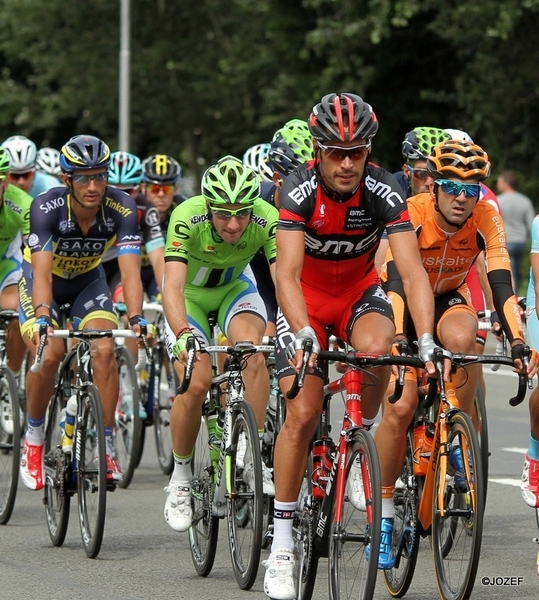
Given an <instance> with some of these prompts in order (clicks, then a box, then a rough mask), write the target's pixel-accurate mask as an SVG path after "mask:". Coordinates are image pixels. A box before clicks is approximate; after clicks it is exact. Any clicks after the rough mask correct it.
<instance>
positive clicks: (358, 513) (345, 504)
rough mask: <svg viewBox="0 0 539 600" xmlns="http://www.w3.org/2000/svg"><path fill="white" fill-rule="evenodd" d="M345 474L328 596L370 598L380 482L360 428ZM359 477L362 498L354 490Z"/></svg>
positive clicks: (351, 444) (337, 506)
mask: <svg viewBox="0 0 539 600" xmlns="http://www.w3.org/2000/svg"><path fill="white" fill-rule="evenodd" d="M344 476H345V478H346V482H345V488H344V496H343V497H341V498H338V497H335V501H334V503H333V515H332V523H331V528H330V538H329V561H328V567H329V570H328V574H329V592H330V594H329V595H330V598H331V599H332V600H338V599H345V598H346V599H347V600H352V599H357V598H360V599H367V598H372V597H373V594H374V588H375V585H376V577H377V575H378V553H379V549H380V522H381V518H382V488H381V485H382V484H381V476H380V465H379V463H378V453H377V451H376V446H375V445H374V440H373V438H372V437H371V435H370V434H369V433H367V432H366V431H365V430H363V429H359V430H357V431H355V432H354V433H353V434H352V439H351V441H350V442H349V446H348V459H347V465H346V470H345V472H344ZM358 477H360V478H361V483H362V487H363V494H364V501H363V500H362V499H361V500H360V498H358V494H357V493H356V494H354V493H353V489H354V487H355V485H356V482H355V481H354V480H355V479H357V478H358ZM335 489H337V487H336V488H335ZM336 496H337V494H336Z"/></svg>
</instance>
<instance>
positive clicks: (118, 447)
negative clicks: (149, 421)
mask: <svg viewBox="0 0 539 600" xmlns="http://www.w3.org/2000/svg"><path fill="white" fill-rule="evenodd" d="M115 354H116V362H117V364H118V375H119V394H118V402H117V404H116V410H115V412H114V453H115V458H116V460H117V462H118V465H119V466H120V470H121V471H122V479H121V481H119V482H118V487H120V488H127V487H129V484H130V483H131V481H132V479H133V474H134V472H135V467H136V466H137V462H138V460H139V455H140V445H141V439H140V431H141V429H142V422H141V420H140V415H139V406H140V394H139V389H138V381H137V372H136V370H135V361H134V360H133V357H132V356H131V352H129V350H128V349H127V348H126V347H125V346H117V347H116V348H115Z"/></svg>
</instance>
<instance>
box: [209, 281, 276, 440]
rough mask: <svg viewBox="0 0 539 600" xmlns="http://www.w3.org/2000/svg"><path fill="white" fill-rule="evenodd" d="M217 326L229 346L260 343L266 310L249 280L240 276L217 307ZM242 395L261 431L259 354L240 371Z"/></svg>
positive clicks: (263, 403) (264, 390)
mask: <svg viewBox="0 0 539 600" xmlns="http://www.w3.org/2000/svg"><path fill="white" fill-rule="evenodd" d="M219 324H220V325H222V330H223V332H224V333H225V335H226V336H227V338H228V339H229V340H230V342H231V344H235V343H236V342H241V341H250V342H253V343H254V344H260V342H261V341H262V336H263V335H264V329H265V327H266V308H265V306H264V302H263V300H262V298H261V297H260V295H259V294H258V291H257V289H256V286H255V284H254V282H253V280H252V279H251V278H250V277H249V276H248V275H247V274H245V273H243V274H242V275H241V276H240V278H239V279H238V281H237V282H236V283H235V284H234V285H233V286H232V287H231V289H230V291H229V293H228V294H227V295H226V296H225V298H224V299H223V302H222V304H221V307H220V308H219ZM243 378H244V382H245V395H246V398H247V400H248V401H249V403H250V404H251V406H252V407H253V411H254V413H255V419H256V424H257V427H258V430H259V431H260V432H263V430H264V420H265V416H266V409H267V405H268V398H269V375H268V370H267V369H266V360H265V357H264V355H263V354H261V353H257V354H254V355H253V356H251V357H249V359H248V360H247V365H246V368H245V370H244V371H243Z"/></svg>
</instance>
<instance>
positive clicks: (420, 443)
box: [413, 417, 434, 475]
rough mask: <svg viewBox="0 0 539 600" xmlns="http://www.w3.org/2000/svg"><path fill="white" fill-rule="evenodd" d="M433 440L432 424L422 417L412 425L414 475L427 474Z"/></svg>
mask: <svg viewBox="0 0 539 600" xmlns="http://www.w3.org/2000/svg"><path fill="white" fill-rule="evenodd" d="M433 442H434V424H433V423H431V422H430V421H428V420H427V419H426V418H425V417H422V418H421V419H419V420H418V421H417V422H416V424H415V425H414V453H413V467H414V473H415V474H416V475H426V474H427V469H428V466H429V460H430V455H431V452H432V444H433Z"/></svg>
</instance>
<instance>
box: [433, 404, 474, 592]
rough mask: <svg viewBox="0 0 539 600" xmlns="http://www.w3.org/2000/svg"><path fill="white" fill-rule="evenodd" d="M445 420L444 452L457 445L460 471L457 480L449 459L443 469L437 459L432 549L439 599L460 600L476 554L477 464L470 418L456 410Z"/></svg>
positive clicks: (468, 584) (471, 575)
mask: <svg viewBox="0 0 539 600" xmlns="http://www.w3.org/2000/svg"><path fill="white" fill-rule="evenodd" d="M450 419H451V421H450V425H449V433H448V451H449V453H451V452H455V451H456V450H455V449H456V448H458V447H460V454H461V457H462V461H461V462H462V465H461V467H463V473H462V474H461V475H460V476H457V473H454V472H453V471H452V469H451V467H450V465H449V460H448V461H444V462H447V469H444V468H443V466H442V460H438V463H437V465H436V477H435V488H434V501H433V520H432V550H433V554H434V568H435V572H436V582H437V585H438V590H439V592H440V596H441V597H442V598H448V599H450V600H466V599H467V598H469V597H470V594H471V593H472V590H473V586H474V582H475V576H476V574H477V568H478V565H479V554H480V551H481V540H482V533H483V509H484V494H483V463H482V460H481V450H480V448H479V443H478V441H477V434H476V431H475V427H474V425H473V424H472V421H471V419H470V418H469V417H468V415H466V414H464V413H462V412H457V413H455V414H454V415H452V416H451V417H450ZM447 475H449V477H448V476H447ZM451 475H452V477H451ZM439 492H441V494H440V493H439Z"/></svg>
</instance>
